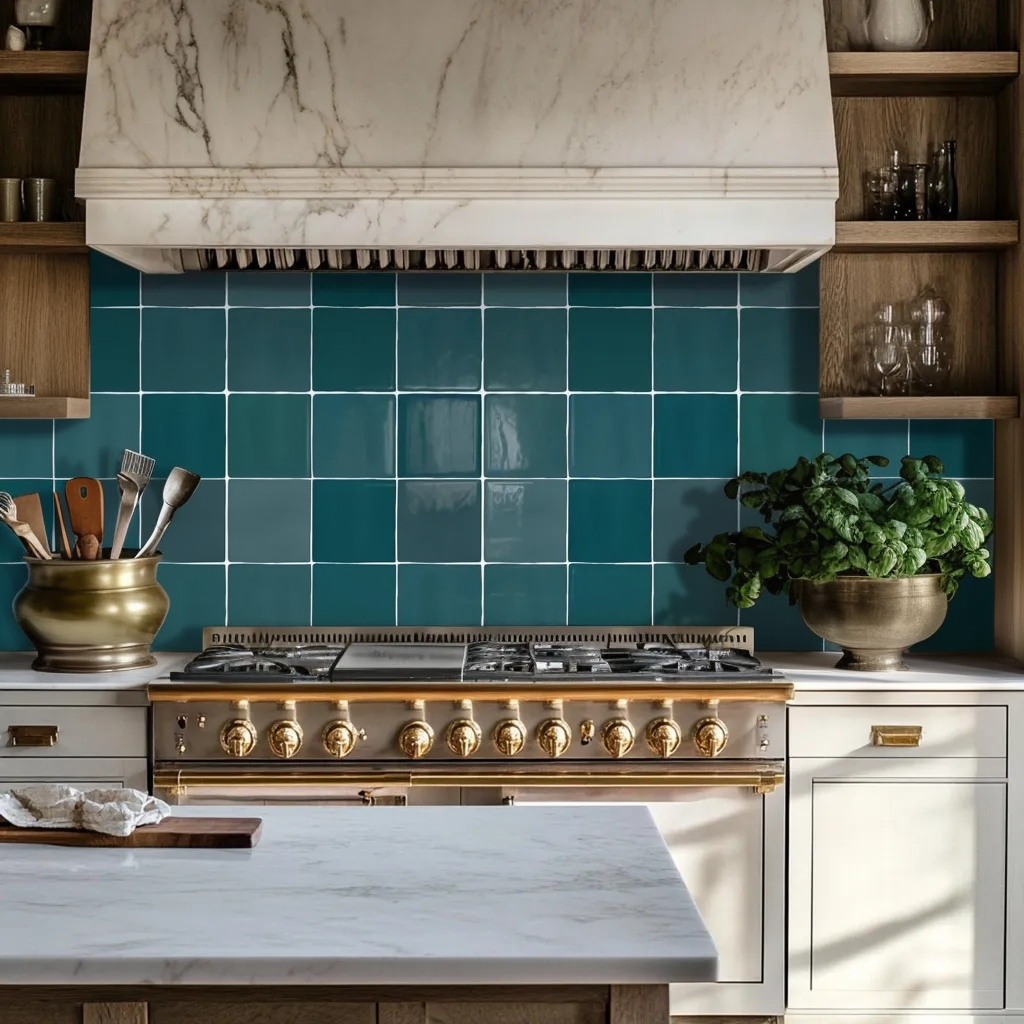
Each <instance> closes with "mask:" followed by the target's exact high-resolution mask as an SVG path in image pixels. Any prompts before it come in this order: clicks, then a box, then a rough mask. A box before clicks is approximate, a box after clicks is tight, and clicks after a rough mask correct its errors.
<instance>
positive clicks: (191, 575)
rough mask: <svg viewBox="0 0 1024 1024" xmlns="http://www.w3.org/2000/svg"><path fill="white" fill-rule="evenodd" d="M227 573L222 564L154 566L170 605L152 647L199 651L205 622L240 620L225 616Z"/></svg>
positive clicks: (216, 622) (161, 649)
mask: <svg viewBox="0 0 1024 1024" xmlns="http://www.w3.org/2000/svg"><path fill="white" fill-rule="evenodd" d="M169 532H170V531H168V533H169ZM226 576H227V568H226V567H225V566H223V565H175V564H174V563H168V562H164V563H163V564H162V565H161V566H160V567H159V569H157V579H158V580H159V581H160V585H161V586H162V587H163V588H164V590H166V591H167V596H168V597H169V598H170V601H171V606H170V609H169V610H168V612H167V618H166V619H165V620H164V624H163V626H162V627H161V628H160V632H159V633H157V635H156V641H155V642H154V644H153V647H154V649H155V650H158V651H198V650H200V649H201V648H202V646H203V627H204V626H223V625H226V624H227V623H228V622H229V621H230V622H231V624H232V625H239V624H242V623H241V620H239V619H229V617H228V614H227V608H226V607H225V579H226ZM275 610H276V609H275ZM276 621H277V620H276V619H275V620H274V622H276ZM267 623H270V620H269V619H268V620H264V621H262V622H257V623H255V624H256V625H265V624H267ZM270 624H271V625H272V624H273V623H270ZM244 625H248V623H244Z"/></svg>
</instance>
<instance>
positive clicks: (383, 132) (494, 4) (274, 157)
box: [76, 0, 838, 273]
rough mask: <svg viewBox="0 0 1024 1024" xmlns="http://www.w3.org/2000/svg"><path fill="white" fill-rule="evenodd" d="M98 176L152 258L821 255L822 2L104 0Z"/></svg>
mask: <svg viewBox="0 0 1024 1024" xmlns="http://www.w3.org/2000/svg"><path fill="white" fill-rule="evenodd" d="M76 191H77V194H78V196H79V198H81V199H84V200H85V201H86V204H87V221H86V237H87V241H88V243H89V245H90V246H92V247H93V248H95V249H98V250H101V251H103V252H106V253H108V254H110V255H112V256H114V257H116V258H118V259H120V260H123V261H124V262H126V263H129V264H131V265H132V266H135V267H138V268H140V269H142V270H147V271H153V272H163V273H173V272H178V271H181V270H183V269H194V268H197V267H198V268H204V267H207V266H209V267H216V266H227V267H230V268H236V267H241V268H249V267H251V268H254V269H255V268H259V267H261V266H266V267H268V268H270V269H273V268H274V267H275V266H276V267H296V268H303V269H306V268H309V269H337V268H346V267H365V268H370V269H377V268H381V267H399V268H409V269H417V268H424V269H430V268H432V267H436V268H438V269H445V268H466V269H481V268H488V267H493V268H498V269H500V268H526V269H530V268H536V269H545V268H547V269H551V268H566V267H571V268H574V269H577V268H589V269H601V268H609V269H615V268H618V269H651V268H655V269H668V270H693V269H737V268H742V269H756V270H797V269H799V268H801V267H803V266H805V265H806V264H807V263H809V262H810V261H812V260H813V259H815V258H817V257H818V256H820V255H821V254H822V253H823V252H825V251H826V250H827V249H828V248H829V247H830V246H831V245H832V244H833V243H834V239H835V226H834V225H835V200H836V197H837V194H838V172H837V161H836V148H835V135H834V130H833V121H832V106H831V95H830V88H829V77H828V61H827V54H826V48H825V26H824V18H823V13H822V5H821V0H754V2H752V0H713V2H712V0H95V2H94V4H93V24H92V41H91V48H90V53H89V74H88V83H87V86H86V95H85V116H84V128H83V137H82V149H81V157H80V162H79V169H78V172H77V177H76Z"/></svg>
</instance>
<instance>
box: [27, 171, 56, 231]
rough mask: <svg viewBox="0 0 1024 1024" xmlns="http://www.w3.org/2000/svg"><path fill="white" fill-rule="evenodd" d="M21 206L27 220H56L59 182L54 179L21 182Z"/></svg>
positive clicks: (30, 179) (28, 179) (33, 179)
mask: <svg viewBox="0 0 1024 1024" xmlns="http://www.w3.org/2000/svg"><path fill="white" fill-rule="evenodd" d="M21 205H22V206H23V207H24V210H25V220H34V221H44V220H56V212H57V182H56V181H55V180H54V179H53V178H24V179H23V180H22V182H21Z"/></svg>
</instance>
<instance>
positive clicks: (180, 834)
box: [0, 816, 263, 850]
mask: <svg viewBox="0 0 1024 1024" xmlns="http://www.w3.org/2000/svg"><path fill="white" fill-rule="evenodd" d="M262 828H263V819H262V818H175V817H173V816H172V817H170V818H164V820H163V821H161V822H160V823H159V824H157V825H141V826H140V827H139V828H137V829H136V830H135V831H134V832H133V833H132V834H131V835H130V836H108V835H104V834H103V833H102V832H82V831H78V830H77V829H71V828H17V827H16V826H14V825H8V824H7V822H5V821H0V843H44V844H48V845H50V846H131V847H136V848H138V847H146V846H150V847H153V846H176V847H181V848H188V849H210V850H238V849H243V850H244V849H252V847H254V846H255V845H256V844H257V843H258V842H259V838H260V831H261V829H262Z"/></svg>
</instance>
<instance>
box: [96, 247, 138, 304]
mask: <svg viewBox="0 0 1024 1024" xmlns="http://www.w3.org/2000/svg"><path fill="white" fill-rule="evenodd" d="M140 277H141V275H140V274H139V272H138V271H137V270H135V269H133V268H132V267H129V266H128V264H127V263H122V262H121V261H120V260H115V259H111V258H110V257H109V256H104V255H103V253H101V252H96V250H95V249H93V250H91V251H90V253H89V303H90V305H93V306H138V305H139V278H140Z"/></svg>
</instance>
